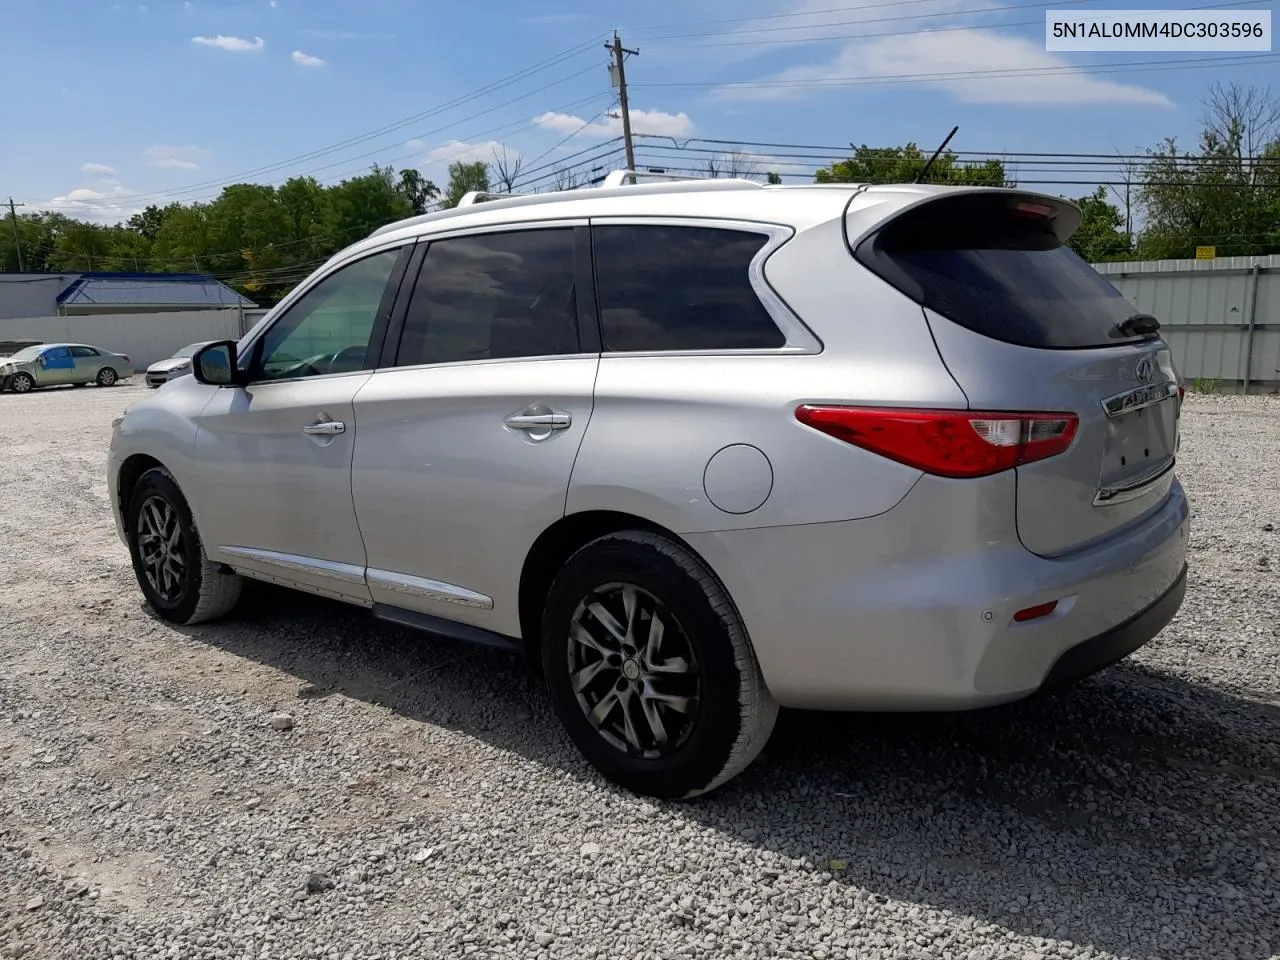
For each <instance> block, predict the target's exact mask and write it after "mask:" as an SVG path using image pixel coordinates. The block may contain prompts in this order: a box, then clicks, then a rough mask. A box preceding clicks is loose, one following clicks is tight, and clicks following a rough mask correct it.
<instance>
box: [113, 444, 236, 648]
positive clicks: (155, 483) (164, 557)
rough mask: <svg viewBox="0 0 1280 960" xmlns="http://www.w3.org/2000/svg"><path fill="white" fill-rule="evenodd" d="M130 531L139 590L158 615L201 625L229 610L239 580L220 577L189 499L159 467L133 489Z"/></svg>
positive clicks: (139, 481)
mask: <svg viewBox="0 0 1280 960" xmlns="http://www.w3.org/2000/svg"><path fill="white" fill-rule="evenodd" d="M128 530H129V552H130V553H131V554H132V557H133V571H134V574H135V575H136V576H137V578H138V586H139V587H140V588H141V589H142V594H143V596H144V597H146V598H147V603H148V604H150V605H151V609H152V610H154V611H155V612H156V613H157V614H158V615H159V616H160V617H162V618H163V619H165V620H168V621H169V622H170V623H179V624H184V623H201V622H203V621H205V620H213V619H215V618H217V617H220V616H223V615H224V614H227V613H230V612H231V609H232V608H233V607H234V606H235V605H236V601H237V600H239V599H240V589H241V583H242V581H241V578H240V577H239V576H237V575H236V574H232V573H223V572H222V570H221V567H220V565H219V564H216V563H213V562H212V561H210V560H209V558H208V556H206V555H205V552H204V545H203V544H202V543H201V542H200V535H199V533H198V532H197V531H196V526H195V522H194V520H192V517H191V510H190V508H189V507H188V506H187V501H186V499H185V498H184V497H183V496H182V491H181V490H179V489H178V485H177V483H175V482H174V480H173V477H171V476H170V475H169V473H168V471H166V470H164V469H163V468H162V467H155V468H153V469H151V470H148V471H147V472H146V473H144V474H143V475H142V476H141V477H140V478H139V479H138V482H137V484H136V485H135V486H134V488H133V495H132V496H131V498H130V500H129V512H128Z"/></svg>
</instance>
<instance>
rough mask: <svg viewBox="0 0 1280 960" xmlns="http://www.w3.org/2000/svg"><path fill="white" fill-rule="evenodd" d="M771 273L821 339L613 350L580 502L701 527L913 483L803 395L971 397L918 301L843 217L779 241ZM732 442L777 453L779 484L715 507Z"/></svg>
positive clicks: (574, 490) (576, 504)
mask: <svg viewBox="0 0 1280 960" xmlns="http://www.w3.org/2000/svg"><path fill="white" fill-rule="evenodd" d="M764 277H765V279H766V281H767V283H768V284H769V286H770V287H771V288H772V290H773V292H774V293H776V294H777V296H778V297H780V298H781V299H782V301H784V302H785V304H786V306H787V308H789V309H790V311H791V312H792V313H793V314H794V316H796V317H798V318H799V319H800V320H801V321H802V322H803V323H805V324H806V325H807V326H808V327H809V329H810V330H811V331H813V333H814V334H815V335H816V336H817V337H818V338H819V339H820V341H821V349H820V352H817V353H811V354H798V353H791V354H787V353H781V352H761V353H753V354H748V353H739V354H736V355H735V354H719V355H714V356H712V355H705V354H704V355H694V354H667V355H645V356H641V355H631V356H628V355H626V354H605V355H604V357H603V358H602V360H601V363H600V370H599V375H598V378H597V381H596V404H595V412H594V414H593V416H592V420H591V425H590V427H589V428H588V430H587V433H586V437H585V438H584V441H583V445H582V449H581V451H580V452H579V455H578V461H577V464H576V466H575V468H574V472H573V478H572V482H571V484H570V489H569V497H568V502H567V509H568V512H569V513H578V512H582V511H586V510H617V511H623V512H627V513H632V514H635V515H637V516H641V517H644V518H645V519H648V520H651V521H653V522H655V523H659V524H662V525H663V526H665V527H667V528H668V529H670V530H673V531H674V532H676V533H692V532H697V531H711V530H733V529H743V528H749V527H762V526H781V525H788V524H803V523H817V522H823V521H833V520H851V519H857V518H861V517H868V516H874V515H876V514H879V513H883V512H884V511H886V510H889V509H890V508H892V507H893V506H894V504H896V503H897V502H898V501H899V500H901V499H902V497H903V496H905V495H906V493H907V491H908V490H910V489H911V487H912V485H913V484H914V483H915V482H916V480H917V479H918V478H919V477H920V472H919V471H918V470H915V469H913V468H910V467H905V466H903V465H901V464H898V463H895V462H892V461H890V460H887V459H885V458H883V457H879V456H876V455H874V454H871V453H868V452H867V451H864V450H861V449H859V448H857V447H853V446H850V445H849V444H847V443H844V442H842V441H839V440H835V439H833V438H831V437H828V436H826V435H824V434H821V433H818V432H817V431H815V430H812V429H810V428H808V427H805V426H803V425H802V424H800V423H799V422H798V421H797V420H796V419H795V408H796V406H798V405H799V404H802V403H862V404H886V405H938V406H964V402H965V400H964V394H963V393H962V392H961V391H960V389H959V387H958V386H956V384H955V382H954V381H953V380H952V379H951V377H950V375H949V374H948V373H947V371H946V368H945V367H944V366H943V365H942V361H941V359H940V358H939V356H938V352H937V349H936V348H935V346H934V344H933V340H932V338H931V336H930V334H929V329H928V325H927V324H926V323H925V320H924V317H923V315H922V314H921V313H920V310H919V308H918V307H916V306H915V305H914V304H911V303H910V302H909V301H904V300H903V298H902V297H901V295H900V294H898V293H897V291H895V290H893V289H892V288H890V287H889V286H888V285H887V284H885V283H884V282H883V281H881V280H879V279H878V278H876V277H873V276H872V275H871V274H869V273H868V272H867V271H866V270H864V269H863V268H862V267H861V266H859V265H858V264H857V263H856V262H855V261H854V260H853V258H852V257H851V256H850V254H849V252H848V250H847V248H846V247H845V245H844V239H843V232H842V223H841V221H840V220H838V219H837V220H833V221H831V222H828V223H824V224H821V225H819V226H816V227H812V228H810V229H807V230H803V231H801V232H799V233H798V234H797V235H796V236H795V237H793V238H792V239H791V240H789V241H788V242H787V243H785V244H784V245H783V246H781V247H780V248H779V249H778V250H777V251H775V252H774V253H773V255H772V256H771V257H770V258H769V259H768V261H767V262H766V263H765V266H764ZM767 305H768V304H767ZM773 308H774V309H783V308H781V307H776V306H775V307H773ZM732 444H749V445H752V446H755V447H756V448H758V449H759V450H760V451H762V452H763V454H764V455H765V456H766V457H767V458H768V460H769V465H770V468H771V472H772V483H771V489H769V490H768V491H767V499H766V500H765V502H764V504H763V505H761V506H759V507H758V508H757V509H754V510H751V511H750V512H745V513H728V512H726V511H724V510H721V509H719V508H717V507H716V506H715V504H713V503H712V502H710V500H709V498H708V496H707V491H706V488H705V486H704V476H705V474H706V470H707V466H708V463H709V461H710V460H711V458H712V457H713V456H714V455H715V454H716V453H717V452H718V451H720V450H722V449H723V448H725V447H727V446H730V445H732Z"/></svg>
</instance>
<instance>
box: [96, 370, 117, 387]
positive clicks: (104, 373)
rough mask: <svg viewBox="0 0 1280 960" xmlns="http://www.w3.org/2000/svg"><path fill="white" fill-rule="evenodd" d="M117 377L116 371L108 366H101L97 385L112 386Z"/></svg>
mask: <svg viewBox="0 0 1280 960" xmlns="http://www.w3.org/2000/svg"><path fill="white" fill-rule="evenodd" d="M119 379H120V378H119V377H118V376H117V375H116V372H115V371H114V370H113V369H111V368H110V367H103V368H102V369H101V370H99V371H98V386H100V387H114V386H115V384H116V381H117V380H119Z"/></svg>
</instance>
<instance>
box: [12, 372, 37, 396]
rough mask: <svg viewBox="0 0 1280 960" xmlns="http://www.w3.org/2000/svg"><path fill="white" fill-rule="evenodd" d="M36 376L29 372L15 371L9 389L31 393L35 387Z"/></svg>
mask: <svg viewBox="0 0 1280 960" xmlns="http://www.w3.org/2000/svg"><path fill="white" fill-rule="evenodd" d="M35 386H36V381H35V377H33V376H31V374H29V373H15V374H14V375H13V379H12V380H10V381H9V389H10V390H12V391H13V392H14V393H30V392H31V391H32V390H34V389H35Z"/></svg>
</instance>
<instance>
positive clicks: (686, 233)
mask: <svg viewBox="0 0 1280 960" xmlns="http://www.w3.org/2000/svg"><path fill="white" fill-rule="evenodd" d="M592 237H593V242H594V245H595V260H596V292H597V296H598V297H599V301H600V326H601V331H602V333H603V335H604V349H605V350H606V351H607V352H614V353H618V352H635V351H646V350H662V351H673V350H753V349H754V350H758V349H774V348H777V347H781V346H783V345H784V344H785V343H786V338H785V337H784V336H783V334H782V331H780V330H779V329H778V327H777V325H776V324H775V323H774V322H773V318H772V317H770V316H769V313H768V311H766V310H765V308H764V305H763V304H761V303H760V300H759V298H757V297H756V293H755V290H753V289H752V287H751V277H750V267H751V261H752V259H753V258H754V257H755V255H756V254H757V253H759V252H760V249H761V248H762V247H763V246H764V245H765V244H766V243H767V242H768V237H766V236H765V235H764V234H760V233H750V232H747V231H744V230H721V229H713V228H708V227H679V226H659V225H654V226H599V227H594V228H593V229H592Z"/></svg>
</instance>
